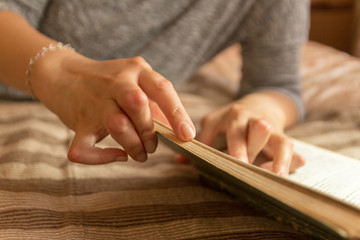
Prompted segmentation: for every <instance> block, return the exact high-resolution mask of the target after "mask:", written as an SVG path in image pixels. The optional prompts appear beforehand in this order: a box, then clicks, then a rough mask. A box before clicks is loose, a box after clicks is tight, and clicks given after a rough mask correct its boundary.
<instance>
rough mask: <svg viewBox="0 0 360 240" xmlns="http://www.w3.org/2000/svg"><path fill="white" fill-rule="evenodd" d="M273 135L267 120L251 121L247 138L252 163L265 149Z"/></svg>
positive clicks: (248, 152)
mask: <svg viewBox="0 0 360 240" xmlns="http://www.w3.org/2000/svg"><path fill="white" fill-rule="evenodd" d="M270 134H271V126H270V124H269V123H268V122H266V121H265V120H251V121H250V122H249V130H248V136H247V154H248V159H249V162H250V163H253V162H254V160H255V158H256V156H257V155H258V154H259V153H260V151H261V150H262V149H263V148H264V146H265V145H266V143H267V142H268V140H269V138H270Z"/></svg>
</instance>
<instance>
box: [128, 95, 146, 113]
mask: <svg viewBox="0 0 360 240" xmlns="http://www.w3.org/2000/svg"><path fill="white" fill-rule="evenodd" d="M146 105H148V98H147V96H146V94H145V93H144V92H143V91H141V90H134V91H130V92H128V93H127V95H126V97H125V106H126V107H128V108H130V109H132V110H137V109H139V108H141V107H143V106H146Z"/></svg>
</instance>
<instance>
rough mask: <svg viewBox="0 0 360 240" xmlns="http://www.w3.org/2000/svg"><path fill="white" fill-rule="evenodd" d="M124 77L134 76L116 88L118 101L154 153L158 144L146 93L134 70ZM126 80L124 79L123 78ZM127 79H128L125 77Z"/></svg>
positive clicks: (142, 139) (145, 145) (150, 151)
mask: <svg viewBox="0 0 360 240" xmlns="http://www.w3.org/2000/svg"><path fill="white" fill-rule="evenodd" d="M123 78H129V79H131V78H133V79H132V80H129V81H128V82H127V84H126V86H125V85H124V84H121V86H120V87H119V88H118V89H116V92H115V93H114V95H115V96H116V98H115V99H116V102H117V104H118V105H119V106H120V107H121V109H122V110H123V111H124V112H125V113H126V115H127V116H128V117H129V119H130V120H131V122H132V123H133V125H134V127H135V129H136V132H137V133H138V135H139V137H140V139H141V141H142V142H143V144H144V147H145V150H146V151H147V152H148V153H153V152H154V151H155V149H156V146H157V138H156V134H155V128H154V123H153V120H152V117H151V112H150V107H149V101H148V98H147V96H146V94H145V93H144V92H143V91H142V89H141V88H140V87H139V86H138V85H137V83H136V82H137V81H136V80H135V78H136V75H135V74H134V72H129V73H127V74H123ZM123 80H124V79H123ZM125 81H126V79H125Z"/></svg>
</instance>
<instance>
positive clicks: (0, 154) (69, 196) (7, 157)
mask: <svg viewBox="0 0 360 240" xmlns="http://www.w3.org/2000/svg"><path fill="white" fill-rule="evenodd" d="M71 137H72V133H71V132H70V131H69V130H67V129H66V128H65V127H64V126H63V125H62V124H61V123H60V122H59V120H58V119H57V118H56V117H55V116H54V115H53V114H52V113H50V112H49V111H47V110H46V109H45V108H44V107H43V106H42V105H40V104H39V103H29V102H0V159H1V161H0V239H229V238H238V239H310V238H308V237H307V236H305V235H303V234H301V233H298V232H296V231H295V230H294V229H292V228H291V227H288V226H286V225H283V224H282V223H280V222H278V221H275V220H273V219H271V218H268V217H267V216H266V215H264V214H263V213H260V212H257V211H256V210H254V209H251V208H249V207H248V206H246V205H244V204H242V203H240V202H238V201H236V200H235V199H232V198H231V197H229V196H227V195H226V194H224V193H222V192H219V191H217V190H214V189H212V188H209V187H207V186H204V185H203V184H202V183H201V182H199V180H198V178H197V172H196V170H195V169H194V168H193V167H192V166H190V165H184V164H179V163H177V162H176V161H174V154H173V153H172V152H171V151H170V150H168V149H166V148H165V147H164V146H161V145H160V146H159V149H158V151H157V153H156V154H154V155H152V156H151V157H150V159H149V160H148V161H147V162H145V163H137V162H134V161H132V160H130V161H128V162H126V163H112V164H108V165H101V166H85V165H79V164H74V163H71V162H69V161H68V160H67V159H66V153H67V147H68V145H69V142H70V141H71ZM107 141H108V142H105V143H103V144H113V143H112V142H111V141H110V140H107Z"/></svg>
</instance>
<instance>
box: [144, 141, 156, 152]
mask: <svg viewBox="0 0 360 240" xmlns="http://www.w3.org/2000/svg"><path fill="white" fill-rule="evenodd" d="M144 147H145V150H146V152H148V153H153V152H155V149H156V144H155V143H154V141H152V140H147V141H145V143H144Z"/></svg>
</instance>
